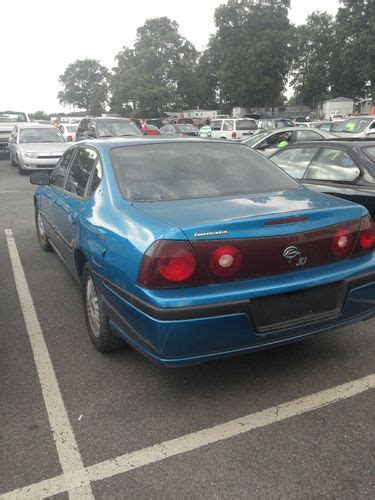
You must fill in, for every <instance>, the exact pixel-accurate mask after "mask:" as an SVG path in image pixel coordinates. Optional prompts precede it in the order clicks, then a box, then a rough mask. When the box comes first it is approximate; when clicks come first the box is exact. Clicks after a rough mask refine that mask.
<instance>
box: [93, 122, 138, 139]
mask: <svg viewBox="0 0 375 500" xmlns="http://www.w3.org/2000/svg"><path fill="white" fill-rule="evenodd" d="M97 124H98V135H99V137H121V136H127V135H130V136H131V135H142V132H141V131H140V130H139V128H138V127H137V126H136V125H135V123H134V122H131V121H128V120H98V121H97Z"/></svg>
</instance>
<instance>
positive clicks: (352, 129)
mask: <svg viewBox="0 0 375 500" xmlns="http://www.w3.org/2000/svg"><path fill="white" fill-rule="evenodd" d="M334 133H335V135H338V136H339V137H345V138H346V139H351V138H355V139H359V138H368V139H374V138H375V115H363V116H351V117H350V118H348V119H347V120H344V121H343V122H341V123H339V124H338V125H337V126H336V127H335V128H334Z"/></svg>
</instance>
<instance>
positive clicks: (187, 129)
mask: <svg viewBox="0 0 375 500" xmlns="http://www.w3.org/2000/svg"><path fill="white" fill-rule="evenodd" d="M176 128H177V129H178V130H180V132H198V129H197V127H194V125H191V124H190V123H185V124H182V125H180V124H178V125H176Z"/></svg>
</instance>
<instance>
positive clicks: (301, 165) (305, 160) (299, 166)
mask: <svg viewBox="0 0 375 500" xmlns="http://www.w3.org/2000/svg"><path fill="white" fill-rule="evenodd" d="M317 151H318V149H317V148H291V149H286V150H285V151H281V152H280V153H277V154H275V155H274V156H272V158H271V160H272V161H273V162H275V163H276V165H278V166H279V167H281V168H282V169H283V170H285V172H287V173H288V174H289V175H291V176H292V177H294V179H302V177H303V176H304V175H305V172H306V170H307V167H308V166H309V164H310V162H311V160H312V159H313V158H314V156H315V155H316V153H317Z"/></svg>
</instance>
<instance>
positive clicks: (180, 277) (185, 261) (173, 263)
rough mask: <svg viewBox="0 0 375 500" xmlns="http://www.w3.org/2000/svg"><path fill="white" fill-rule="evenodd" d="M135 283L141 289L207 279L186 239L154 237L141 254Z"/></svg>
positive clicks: (199, 282)
mask: <svg viewBox="0 0 375 500" xmlns="http://www.w3.org/2000/svg"><path fill="white" fill-rule="evenodd" d="M137 282H138V284H139V285H140V286H142V287H144V288H150V289H156V288H175V287H180V286H190V285H191V286H192V285H198V284H203V283H207V282H209V277H208V274H207V272H206V271H203V270H202V269H201V267H200V265H199V262H198V261H197V258H196V255H195V252H194V250H193V248H192V247H191V245H190V243H189V242H188V241H173V240H158V241H156V242H155V243H153V244H152V245H151V246H150V248H149V249H148V250H147V252H146V253H145V255H144V256H143V259H142V263H141V267H140V270H139V274H138V280H137Z"/></svg>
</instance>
